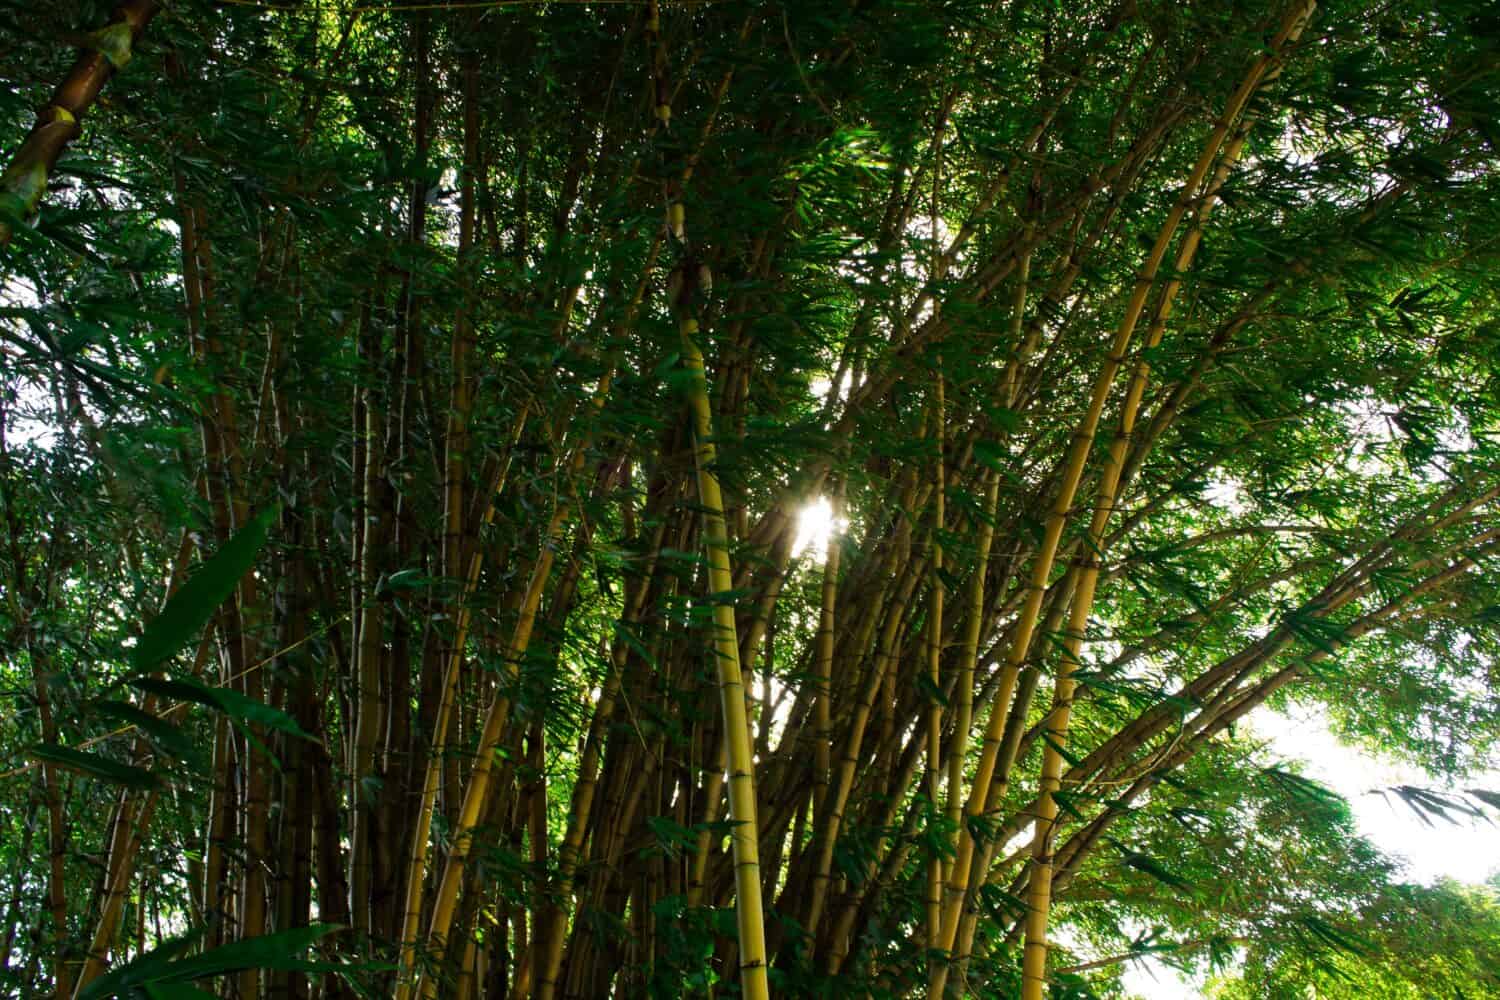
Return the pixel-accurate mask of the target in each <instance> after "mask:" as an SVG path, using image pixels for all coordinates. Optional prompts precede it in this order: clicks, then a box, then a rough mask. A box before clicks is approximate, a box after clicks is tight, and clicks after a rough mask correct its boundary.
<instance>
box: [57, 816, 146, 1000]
mask: <svg viewBox="0 0 1500 1000" xmlns="http://www.w3.org/2000/svg"><path fill="white" fill-rule="evenodd" d="M160 798H161V791H160V790H159V789H152V790H151V791H150V792H148V793H146V800H145V801H144V802H143V803H141V807H140V810H139V811H138V812H133V811H132V810H130V809H129V808H128V806H127V807H126V808H125V809H124V810H123V811H122V815H121V816H120V820H119V821H120V824H121V825H122V827H123V828H124V830H125V831H126V832H125V833H124V839H123V842H122V844H121V849H120V850H119V851H118V853H116V852H113V851H112V852H111V857H110V861H111V866H110V869H109V871H108V873H107V874H106V876H105V886H106V889H105V895H104V906H103V910H102V912H101V913H100V916H99V923H98V925H97V926H96V928H95V930H94V937H93V940H92V941H91V942H90V943H89V948H88V953H87V957H86V958H85V959H84V963H83V969H82V970H81V971H80V972H79V974H78V984H77V987H76V990H75V992H74V994H73V996H74V997H75V1000H76V998H77V997H78V996H80V995H81V994H82V992H83V989H84V987H86V986H88V984H89V983H91V982H93V981H94V980H95V979H97V978H99V976H101V975H103V974H104V970H105V968H106V967H108V965H109V953H110V948H111V946H112V945H113V943H114V940H115V933H116V931H117V930H118V929H119V923H120V911H121V910H122V909H123V908H124V905H125V896H126V894H127V893H128V892H129V890H130V877H131V873H132V872H133V870H134V865H135V856H136V853H137V852H138V851H139V850H140V847H141V843H142V842H143V841H144V840H145V839H146V832H147V830H148V829H150V826H151V818H152V816H153V815H155V813H156V805H157V802H158V801H159V800H160Z"/></svg>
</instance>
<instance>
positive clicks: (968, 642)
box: [948, 254, 1031, 876]
mask: <svg viewBox="0 0 1500 1000" xmlns="http://www.w3.org/2000/svg"><path fill="white" fill-rule="evenodd" d="M1030 274H1031V255H1030V254H1027V255H1026V256H1025V257H1023V258H1022V259H1021V266H1020V270H1019V271H1018V272H1017V275H1016V297H1015V301H1014V302H1013V303H1012V304H1011V315H1010V337H1011V343H1012V344H1017V343H1019V341H1020V339H1021V329H1022V326H1023V325H1024V320H1025V313H1026V292H1027V283H1028V279H1029V277H1030ZM1006 376H1007V378H1006V383H1007V387H1010V386H1013V385H1014V384H1015V372H1014V370H1013V369H1012V368H1010V367H1009V366H1007V369H1006ZM1010 397H1011V392H1010V389H1009V388H1008V389H1007V395H1006V398H1007V400H1009V399H1010ZM1007 405H1008V404H1007ZM999 502H1000V474H999V473H998V472H996V471H995V470H993V469H991V470H990V471H989V472H988V473H986V475H985V493H984V516H983V518H982V519H981V521H980V523H979V543H978V549H977V551H976V553H975V559H974V571H973V574H972V575H971V576H970V577H969V594H968V605H969V606H968V617H967V618H966V619H965V621H964V636H963V642H962V645H961V646H960V647H959V654H958V659H959V667H958V683H957V685H956V686H955V688H954V690H955V693H956V695H957V697H958V707H957V710H956V714H955V716H954V723H953V746H952V748H951V749H950V750H949V751H948V822H949V823H950V824H951V825H952V827H953V835H954V837H955V840H956V838H957V836H958V825H959V823H960V822H961V821H962V816H963V774H964V758H965V757H966V756H967V755H968V750H969V729H970V727H972V726H973V724H974V668H975V667H976V666H977V664H978V662H979V636H980V632H981V631H982V630H983V628H984V618H985V614H984V610H985V608H984V595H985V582H986V578H987V576H988V571H989V563H990V549H991V548H993V546H994V541H995V512H996V510H997V509H998V507H999ZM950 869H951V865H950ZM948 874H949V875H950V876H951V875H952V872H951V870H950V871H949V873H948Z"/></svg>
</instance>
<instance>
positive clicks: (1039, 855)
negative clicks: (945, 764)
mask: <svg viewBox="0 0 1500 1000" xmlns="http://www.w3.org/2000/svg"><path fill="white" fill-rule="evenodd" d="M1300 33H1301V28H1300V25H1299V26H1298V27H1297V28H1296V29H1295V30H1294V31H1292V32H1291V33H1290V34H1289V36H1288V39H1287V40H1288V41H1295V40H1296V38H1297V36H1298V35H1299V34H1300ZM1274 72H1275V70H1274V68H1273V69H1272V70H1269V71H1268V72H1267V73H1266V74H1265V77H1264V79H1265V80H1269V79H1270V78H1271V77H1272V76H1273V75H1274ZM1253 121H1254V119H1253V117H1251V116H1248V115H1247V116H1246V117H1245V118H1244V120H1243V122H1242V123H1241V125H1240V126H1239V129H1238V131H1237V132H1236V134H1235V137H1234V138H1233V139H1232V140H1231V141H1230V142H1229V144H1228V145H1227V146H1225V148H1224V153H1223V156H1222V157H1220V160H1219V165H1218V167H1217V168H1215V170H1214V174H1213V177H1212V178H1211V179H1210V180H1209V182H1208V185H1207V187H1206V188H1205V189H1204V192H1203V196H1202V198H1201V200H1200V201H1199V204H1198V209H1197V211H1196V213H1195V215H1194V219H1193V225H1192V227H1191V228H1190V229H1189V230H1188V232H1187V234H1186V235H1185V236H1184V237H1183V241H1182V245H1181V246H1180V247H1179V248H1178V251H1177V256H1176V259H1175V261H1174V263H1173V274H1172V277H1171V278H1169V279H1168V280H1167V282H1166V284H1165V285H1164V286H1163V287H1162V290H1161V297H1160V299H1159V300H1158V303H1157V306H1156V309H1155V311H1154V314H1153V316H1152V320H1151V325H1150V327H1149V329H1148V331H1147V334H1146V338H1145V350H1148V351H1149V350H1150V349H1152V348H1154V347H1156V346H1157V345H1158V344H1160V343H1161V339H1162V335H1163V333H1164V332H1165V330H1166V325H1167V322H1168V320H1169V319H1170V318H1171V315H1172V306H1173V303H1174V302H1175V300H1176V298H1177V293H1178V292H1179V291H1180V290H1181V288H1182V275H1183V274H1184V273H1186V271H1187V270H1188V268H1190V267H1191V266H1192V263H1193V259H1194V258H1195V257H1196V256H1197V252H1198V247H1199V246H1200V245H1201V244H1202V241H1203V231H1204V227H1205V225H1206V224H1207V222H1208V218H1209V215H1210V214H1211V213H1212V212H1213V207H1214V204H1215V200H1216V198H1217V197H1218V193H1219V190H1220V189H1221V188H1222V187H1223V185H1224V182H1225V181H1226V180H1227V179H1228V177H1229V172H1230V171H1231V170H1232V169H1233V168H1234V165H1235V163H1236V162H1237V161H1238V160H1239V157H1240V153H1241V151H1242V150H1243V149H1244V146H1245V141H1246V139H1247V138H1248V137H1249V132H1250V126H1251V125H1252V124H1253ZM1150 371H1151V367H1150V364H1149V363H1148V362H1147V361H1146V359H1145V357H1142V359H1141V360H1140V361H1138V362H1137V363H1136V367H1135V371H1134V372H1133V373H1132V375H1131V380H1130V385H1129V388H1128V389H1127V390H1126V393H1125V400H1124V403H1123V404H1122V406H1121V409H1120V424H1119V429H1118V430H1117V432H1116V434H1115V437H1114V440H1113V441H1111V442H1110V447H1109V453H1108V457H1107V458H1106V459H1105V465H1104V469H1103V471H1102V472H1101V474H1100V480H1099V486H1098V491H1097V495H1096V498H1095V504H1094V513H1093V517H1092V519H1091V521H1090V523H1089V528H1088V535H1087V539H1086V541H1085V542H1084V546H1083V557H1082V566H1081V567H1080V569H1079V575H1078V584H1077V587H1076V589H1075V590H1074V593H1073V605H1072V608H1071V610H1070V612H1069V618H1068V624H1067V628H1066V630H1065V632H1064V638H1063V653H1062V663H1061V665H1060V666H1059V668H1058V675H1057V680H1056V683H1055V687H1054V693H1053V698H1052V711H1051V713H1050V715H1049V717H1048V723H1047V726H1048V734H1049V738H1048V739H1047V741H1046V747H1045V748H1044V750H1043V753H1042V779H1041V794H1040V799H1039V804H1038V808H1037V815H1036V827H1035V835H1034V838H1033V843H1032V867H1031V880H1030V888H1029V892H1028V895H1027V899H1028V908H1027V917H1026V938H1025V951H1024V953H1023V956H1022V996H1023V998H1024V1000H1040V998H1041V995H1042V991H1043V989H1044V988H1045V983H1046V967H1047V943H1046V930H1047V918H1048V910H1049V906H1050V902H1051V895H1050V893H1051V875H1052V858H1051V853H1050V845H1051V837H1052V827H1053V825H1054V823H1055V822H1056V819H1057V812H1058V806H1057V800H1056V797H1055V794H1056V792H1057V791H1058V789H1059V787H1060V781H1061V777H1062V770H1063V763H1064V758H1063V753H1064V750H1063V747H1064V746H1065V745H1066V742H1067V734H1068V724H1069V719H1070V717H1071V715H1072V708H1073V693H1074V689H1075V688H1076V686H1077V681H1076V679H1075V677H1074V673H1075V671H1076V670H1077V668H1078V666H1079V664H1080V663H1081V660H1080V655H1081V653H1082V649H1083V642H1084V636H1085V632H1086V630H1087V627H1088V618H1089V615H1090V613H1091V612H1092V610H1093V605H1094V595H1095V592H1096V589H1097V587H1098V583H1099V574H1100V569H1101V567H1102V561H1101V556H1102V552H1103V546H1104V538H1105V531H1106V529H1107V528H1108V525H1109V519H1110V515H1111V514H1113V513H1114V508H1115V501H1116V499H1117V494H1118V492H1119V488H1120V477H1121V473H1122V472H1123V470H1124V467H1125V457H1126V451H1127V448H1128V446H1129V444H1130V438H1131V435H1132V433H1133V432H1134V430H1135V420H1136V415H1137V414H1138V413H1139V411H1140V406H1141V400H1142V398H1144V396H1145V393H1146V384H1147V382H1148V380H1149V378H1150Z"/></svg>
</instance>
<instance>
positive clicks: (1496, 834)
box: [1124, 709, 1500, 1000]
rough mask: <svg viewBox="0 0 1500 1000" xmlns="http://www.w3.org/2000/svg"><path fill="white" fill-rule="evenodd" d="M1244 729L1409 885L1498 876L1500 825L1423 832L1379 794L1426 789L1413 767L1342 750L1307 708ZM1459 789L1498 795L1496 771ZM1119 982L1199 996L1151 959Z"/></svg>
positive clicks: (1157, 998) (1175, 999)
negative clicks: (1351, 822) (1291, 767)
mask: <svg viewBox="0 0 1500 1000" xmlns="http://www.w3.org/2000/svg"><path fill="white" fill-rule="evenodd" d="M1250 724H1251V728H1252V730H1253V731H1254V732H1255V734H1256V735H1257V736H1260V737H1262V738H1264V739H1267V740H1269V741H1270V744H1271V751H1272V752H1273V753H1275V754H1279V755H1280V756H1281V757H1283V758H1285V759H1287V760H1299V761H1302V762H1303V764H1304V766H1303V768H1302V773H1303V774H1304V775H1306V776H1307V777H1309V778H1313V779H1315V780H1317V781H1320V782H1322V783H1323V784H1325V785H1327V786H1328V787H1330V788H1332V789H1333V790H1334V791H1336V792H1338V793H1339V794H1341V795H1343V796H1344V798H1346V799H1348V800H1349V806H1350V808H1351V809H1352V810H1353V812H1354V819H1355V822H1356V824H1357V825H1358V828H1359V832H1360V834H1361V835H1362V836H1364V837H1365V838H1366V839H1368V840H1369V841H1371V842H1372V843H1373V844H1375V846H1376V847H1378V848H1380V849H1381V850H1382V851H1384V852H1385V853H1386V854H1389V855H1391V856H1392V857H1396V858H1400V859H1404V860H1405V862H1406V872H1405V876H1406V878H1407V879H1408V880H1409V881H1413V882H1421V883H1424V884H1430V883H1433V882H1436V881H1437V880H1438V879H1440V878H1443V877H1447V878H1452V879H1456V880H1457V881H1460V882H1470V883H1479V882H1483V881H1485V880H1486V879H1488V878H1489V877H1490V875H1492V874H1494V873H1495V872H1496V871H1500V827H1497V826H1495V825H1494V824H1490V823H1486V822H1484V821H1482V820H1476V821H1474V822H1472V823H1470V822H1460V823H1457V824H1449V823H1443V822H1441V821H1435V822H1434V823H1433V825H1432V826H1427V825H1426V824H1424V823H1423V822H1422V821H1421V820H1420V819H1418V818H1417V816H1416V814H1415V813H1413V812H1412V811H1411V809H1410V808H1408V807H1407V806H1406V804H1405V803H1403V802H1401V801H1400V800H1399V799H1397V798H1396V797H1395V796H1393V795H1381V794H1379V790H1380V789H1382V788H1389V787H1391V786H1392V785H1417V786H1420V787H1425V788H1433V787H1434V782H1433V780H1432V779H1431V778H1430V777H1428V776H1427V775H1425V774H1423V773H1422V772H1421V771H1419V770H1418V769H1416V768H1414V767H1411V766H1409V765H1404V764H1396V763H1390V762H1387V761H1384V760H1381V759H1379V758H1376V757H1373V756H1371V755H1370V754H1368V753H1366V752H1364V751H1363V750H1360V749H1357V748H1354V747H1349V746H1345V745H1344V744H1342V743H1340V742H1339V741H1338V739H1337V738H1336V737H1335V736H1334V735H1333V734H1332V733H1331V732H1329V730H1328V726H1327V725H1326V724H1325V723H1324V722H1323V721H1322V720H1321V719H1319V718H1318V717H1317V715H1316V714H1315V713H1314V712H1312V711H1311V710H1308V709H1300V710H1298V711H1297V712H1296V713H1295V714H1292V715H1284V714H1281V713H1279V712H1273V711H1271V710H1269V709H1258V710H1257V711H1256V712H1255V713H1254V714H1253V715H1251V716H1250ZM1463 785H1464V786H1466V787H1477V788H1485V789H1490V790H1494V791H1500V769H1497V770H1494V771H1490V772H1489V773H1488V774H1485V775H1481V776H1478V777H1476V778H1474V779H1472V780H1469V781H1465V782H1463ZM1124 981H1125V985H1126V987H1127V988H1128V989H1129V990H1131V991H1132V992H1134V993H1137V994H1139V995H1140V996H1142V997H1147V998H1149V1000H1195V998H1199V997H1201V996H1202V995H1203V994H1202V991H1201V985H1200V984H1199V983H1197V982H1185V981H1183V980H1182V979H1181V978H1179V976H1178V974H1177V971H1176V970H1175V969H1171V968H1168V967H1167V966H1165V965H1163V964H1161V963H1160V962H1156V961H1143V962H1139V963H1136V964H1135V965H1134V966H1133V967H1132V968H1131V969H1130V970H1128V971H1127V972H1126V974H1125V976H1124Z"/></svg>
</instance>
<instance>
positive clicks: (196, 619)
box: [130, 507, 276, 671]
mask: <svg viewBox="0 0 1500 1000" xmlns="http://www.w3.org/2000/svg"><path fill="white" fill-rule="evenodd" d="M275 517H276V508H274V507H267V508H266V509H265V510H263V511H261V512H260V514H259V515H258V516H256V517H255V518H252V519H251V521H250V523H249V524H247V525H246V526H245V527H244V528H242V529H241V530H240V531H238V532H236V533H235V535H234V537H233V538H231V539H230V540H229V541H227V542H225V543H224V546H223V547H222V548H221V549H219V551H218V552H215V553H214V554H213V555H212V556H210V557H209V558H208V559H207V560H205V561H204V563H203V565H202V566H199V567H198V570H197V572H195V573H194V574H193V575H192V576H191V577H189V578H188V580H187V582H186V583H184V584H183V585H182V586H181V587H180V588H178V590H177V592H176V593H175V594H173V595H172V597H171V598H170V599H169V600H168V601H167V603H166V606H165V607H163V608H162V610H161V614H159V615H157V616H156V617H155V618H153V619H152V620H151V621H150V622H149V623H148V624H147V625H146V628H145V631H143V632H142V633H141V637H140V639H138V640H137V641H136V644H135V646H134V647H133V648H132V649H131V650H130V665H131V666H132V667H133V668H135V669H136V670H137V671H147V670H151V669H152V668H154V667H156V666H157V665H158V664H160V663H162V662H163V661H165V660H167V659H170V658H171V657H172V656H174V655H176V653H177V651H178V650H180V649H182V647H184V646H186V645H187V644H188V643H189V642H192V641H193V639H195V638H196V637H197V636H198V634H199V633H201V632H202V631H203V626H205V625H207V624H208V622H209V619H210V618H212V617H213V615H214V612H215V611H217V610H218V608H219V605H221V604H223V603H224V602H225V601H226V600H228V599H229V596H230V595H231V594H233V593H234V588H235V586H236V585H237V584H238V583H239V581H240V578H241V577H243V576H244V575H245V574H246V573H248V572H249V571H250V567H252V566H253V565H255V556H256V554H257V553H258V552H259V551H260V549H261V547H262V546H263V545H265V543H266V534H267V532H268V531H269V530H270V528H271V522H272V521H273V520H274V519H275Z"/></svg>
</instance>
